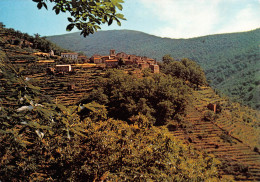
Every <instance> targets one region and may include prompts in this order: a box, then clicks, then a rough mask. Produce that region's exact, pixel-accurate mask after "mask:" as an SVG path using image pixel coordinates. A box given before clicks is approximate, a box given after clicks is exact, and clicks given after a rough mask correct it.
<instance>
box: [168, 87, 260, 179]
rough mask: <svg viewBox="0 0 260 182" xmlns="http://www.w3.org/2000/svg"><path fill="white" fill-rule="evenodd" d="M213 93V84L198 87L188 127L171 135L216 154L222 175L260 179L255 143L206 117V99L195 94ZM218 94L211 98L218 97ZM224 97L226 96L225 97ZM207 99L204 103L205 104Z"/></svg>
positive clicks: (188, 110)
mask: <svg viewBox="0 0 260 182" xmlns="http://www.w3.org/2000/svg"><path fill="white" fill-rule="evenodd" d="M207 92H208V93H212V91H211V90H210V88H208V89H206V90H202V91H197V93H195V94H194V96H195V98H194V101H193V103H192V104H190V106H189V107H188V108H187V113H189V114H188V115H187V116H186V117H185V121H186V122H187V123H188V125H186V126H185V127H179V128H178V129H177V130H176V131H172V132H171V133H172V135H174V136H175V137H177V138H178V139H180V140H182V141H184V142H185V143H188V144H190V145H191V146H192V147H194V148H195V149H197V150H200V151H205V152H207V153H210V154H213V155H214V156H216V157H217V158H218V159H219V160H220V161H221V162H222V164H223V166H222V167H221V173H222V175H232V176H234V179H235V180H237V181H260V155H259V152H258V151H254V150H253V149H252V147H250V146H248V145H247V144H245V143H243V142H242V141H241V140H240V139H238V138H237V137H234V136H232V135H231V134H230V132H228V131H227V130H225V129H223V128H222V127H220V126H219V125H218V124H217V123H215V122H214V121H205V119H204V117H203V114H202V113H203V111H205V110H207V109H206V105H207V104H206V102H201V103H199V102H198V100H196V96H199V95H200V94H202V93H203V94H204V95H205V93H207ZM216 99H220V100H219V101H221V98H217V96H215V97H214V98H212V100H211V101H214V100H215V101H216ZM222 101H223V100H222ZM203 103H204V104H203Z"/></svg>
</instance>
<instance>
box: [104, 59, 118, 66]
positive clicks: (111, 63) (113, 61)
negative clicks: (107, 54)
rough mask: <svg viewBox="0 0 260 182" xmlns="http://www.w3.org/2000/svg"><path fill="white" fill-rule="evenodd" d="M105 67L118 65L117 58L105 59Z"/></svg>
mask: <svg viewBox="0 0 260 182" xmlns="http://www.w3.org/2000/svg"><path fill="white" fill-rule="evenodd" d="M105 64H106V67H112V68H115V67H117V66H118V60H117V59H109V60H106V61H105Z"/></svg>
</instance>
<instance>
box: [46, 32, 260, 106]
mask: <svg viewBox="0 0 260 182" xmlns="http://www.w3.org/2000/svg"><path fill="white" fill-rule="evenodd" d="M48 39H49V40H51V41H53V42H55V43H56V44H58V45H60V46H62V47H64V48H69V49H71V50H74V51H82V52H84V53H85V54H86V55H87V56H92V55H93V54H101V55H107V54H108V51H109V49H116V51H117V52H121V51H123V52H126V53H128V54H136V55H140V56H149V57H152V58H156V59H157V60H160V59H161V58H162V56H163V55H165V54H171V55H172V56H173V57H174V58H183V57H187V58H191V59H193V60H195V61H197V62H198V63H199V64H200V65H201V66H202V67H203V69H204V70H205V72H206V75H207V78H208V80H211V85H212V86H213V87H215V88H217V89H220V90H221V91H222V92H223V93H224V94H227V95H228V96H232V97H234V98H237V101H241V100H242V102H243V103H245V104H247V105H250V106H252V107H254V108H259V107H260V106H259V105H258V104H257V101H259V100H258V97H257V95H259V90H257V85H259V74H258V73H259V72H258V70H259V69H258V68H259V66H257V64H259V63H258V60H260V55H259V45H260V29H256V30H254V31H250V32H243V33H232V34H219V35H210V36H204V37H198V38H192V39H169V38H160V37H156V36H153V35H149V34H145V33H142V32H138V31H130V30H114V31H100V32H97V33H96V34H94V35H91V36H89V37H87V38H83V37H81V36H80V35H79V33H72V34H66V35H59V36H51V37H48ZM241 73H246V76H245V75H243V76H242V75H241ZM257 74H258V75H257ZM245 83H250V86H248V85H246V84H245ZM237 87H241V88H242V89H241V88H240V89H239V90H238V89H237ZM250 87H252V88H250Z"/></svg>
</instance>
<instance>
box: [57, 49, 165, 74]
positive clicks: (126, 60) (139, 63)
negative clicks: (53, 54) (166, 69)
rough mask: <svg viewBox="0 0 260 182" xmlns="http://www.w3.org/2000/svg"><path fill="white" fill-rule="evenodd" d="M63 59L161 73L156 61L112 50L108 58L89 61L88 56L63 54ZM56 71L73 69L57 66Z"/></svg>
mask: <svg viewBox="0 0 260 182" xmlns="http://www.w3.org/2000/svg"><path fill="white" fill-rule="evenodd" d="M61 58H65V59H71V60H80V61H81V62H84V63H94V64H97V65H103V66H104V67H107V68H115V67H118V66H121V65H133V66H136V67H138V68H140V69H141V70H144V69H149V68H150V69H151V70H152V72H153V73H159V72H160V69H159V65H158V64H157V62H156V60H154V59H151V58H148V57H141V56H136V55H128V54H126V53H124V52H120V53H117V54H116V51H115V50H113V49H112V50H110V54H109V55H107V56H101V55H97V54H95V55H93V56H92V57H91V58H89V59H87V57H86V56H79V55H78V54H77V53H61ZM55 70H56V71H58V72H71V71H72V68H71V65H69V64H64V65H56V69H55Z"/></svg>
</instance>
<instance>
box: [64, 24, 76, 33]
mask: <svg viewBox="0 0 260 182" xmlns="http://www.w3.org/2000/svg"><path fill="white" fill-rule="evenodd" d="M74 26H75V24H69V25H68V26H67V28H66V31H68V32H69V31H71V30H72V29H73V28H74Z"/></svg>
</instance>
